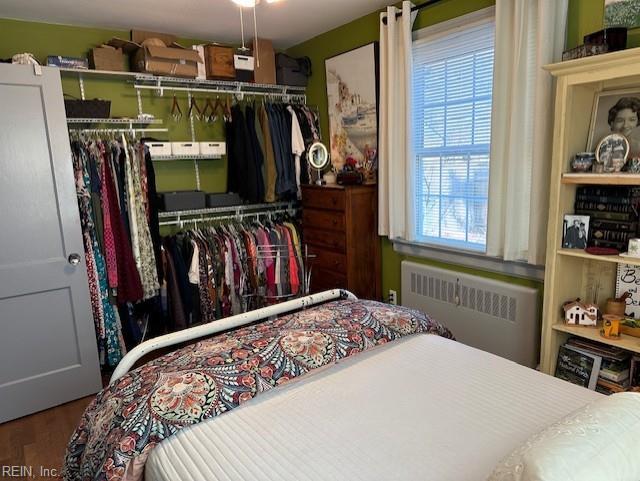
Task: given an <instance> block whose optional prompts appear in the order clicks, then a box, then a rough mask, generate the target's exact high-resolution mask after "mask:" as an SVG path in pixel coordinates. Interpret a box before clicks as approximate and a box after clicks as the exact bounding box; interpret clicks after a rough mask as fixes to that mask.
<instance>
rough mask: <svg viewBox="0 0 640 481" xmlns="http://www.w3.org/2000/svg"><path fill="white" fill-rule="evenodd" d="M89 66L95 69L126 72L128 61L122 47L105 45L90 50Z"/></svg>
mask: <svg viewBox="0 0 640 481" xmlns="http://www.w3.org/2000/svg"><path fill="white" fill-rule="evenodd" d="M89 66H90V67H91V68H92V69H93V70H108V71H110V72H126V71H128V70H129V65H128V62H126V61H125V55H124V52H123V51H122V49H121V48H115V47H111V46H109V45H104V46H101V47H96V48H93V49H91V51H90V52H89Z"/></svg>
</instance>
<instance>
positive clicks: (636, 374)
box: [629, 355, 640, 386]
mask: <svg viewBox="0 0 640 481" xmlns="http://www.w3.org/2000/svg"><path fill="white" fill-rule="evenodd" d="M629 384H630V385H631V386H640V356H637V355H634V356H633V357H632V358H631V369H630V370H629Z"/></svg>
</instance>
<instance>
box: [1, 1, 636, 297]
mask: <svg viewBox="0 0 640 481" xmlns="http://www.w3.org/2000/svg"><path fill="white" fill-rule="evenodd" d="M603 2H604V0H569V22H568V28H567V47H573V46H575V45H578V44H579V43H581V42H582V37H583V36H584V34H586V33H589V32H592V31H595V30H598V29H600V28H601V27H602V16H603V10H604V6H603ZM493 4H494V0H444V1H443V2H441V3H438V4H436V5H433V6H431V7H428V8H426V9H425V10H423V11H422V12H421V13H420V14H419V15H418V18H417V19H416V23H415V28H416V29H420V28H423V27H426V26H429V25H433V24H436V23H439V22H443V21H446V20H449V19H451V18H455V17H458V16H460V15H464V14H466V13H470V12H473V11H475V10H478V9H481V8H485V7H488V6H490V5H493ZM378 19H379V13H378V12H374V13H371V14H369V15H366V16H364V17H361V18H359V19H357V20H355V21H353V22H350V23H348V24H346V25H343V26H341V27H338V28H336V29H333V30H331V31H329V32H326V33H324V34H321V35H319V36H317V37H315V38H313V39H311V40H308V41H306V42H304V43H301V44H300V45H297V46H295V47H292V48H291V49H290V50H289V53H291V54H292V55H307V56H309V57H310V58H311V60H312V62H313V68H314V74H313V76H312V77H311V79H310V82H309V88H308V91H307V93H308V99H309V103H310V104H314V105H317V106H318V108H319V110H320V112H321V116H322V132H323V134H324V137H325V139H327V137H328V120H327V116H326V112H327V96H326V90H325V88H326V86H325V85H326V84H325V82H326V80H325V69H324V60H325V59H326V58H328V57H331V56H334V55H336V54H339V53H342V52H345V51H347V50H350V49H352V48H355V47H359V46H361V45H364V44H367V43H369V42H372V41H375V40H378V37H379V31H378ZM128 35H129V33H128V32H127V31H121V30H108V29H96V28H81V27H71V26H63V25H50V24H44V23H34V22H22V21H16V20H4V19H0V58H5V57H9V56H11V55H13V54H15V53H18V52H25V51H27V52H31V53H33V54H34V55H35V56H36V57H37V58H38V59H40V60H44V58H45V57H46V56H47V55H49V54H56V55H71V56H84V55H86V53H87V51H88V50H89V49H90V48H91V47H93V46H95V45H98V44H100V43H101V42H105V41H107V40H109V39H110V38H111V37H113V36H118V37H122V38H128ZM180 42H181V43H182V44H183V45H185V46H187V45H192V44H193V43H200V42H198V41H195V40H190V39H182V40H180ZM629 45H630V46H637V45H640V34H638V32H636V31H632V32H630V35H629ZM63 87H64V90H65V93H68V94H71V95H74V96H79V88H78V83H77V81H76V80H73V79H64V80H63ZM86 94H87V97H88V98H94V97H97V98H106V99H110V100H111V101H112V115H113V116H135V115H136V113H137V109H136V100H135V92H134V90H133V89H132V88H131V87H130V86H128V85H127V84H126V83H125V82H124V81H122V80H117V81H112V80H89V81H87V82H86ZM185 97H186V95H180V94H179V95H178V100H179V101H180V102H181V107H182V109H183V112H184V113H185V114H186V110H187V105H186V100H185ZM171 99H172V96H171V95H169V96H168V97H164V98H158V97H155V96H154V95H153V94H152V93H151V92H146V93H144V94H143V107H144V108H143V110H144V111H145V112H147V113H152V114H154V115H156V117H157V118H161V119H163V120H164V121H165V126H166V127H168V128H169V129H170V132H169V133H168V134H166V135H165V134H161V135H159V136H158V137H161V138H168V139H169V140H190V133H189V129H188V122H187V120H186V118H183V120H182V121H181V122H180V123H175V122H173V120H172V119H170V116H169V110H170V106H171ZM197 124H198V125H197V138H198V140H221V139H222V137H223V133H222V127H221V125H219V124H218V125H214V126H213V127H212V126H210V125H208V124H206V125H205V124H202V123H197ZM156 168H157V171H158V175H157V177H158V188H159V190H179V189H192V188H194V187H195V175H194V170H193V166H192V163H191V162H185V161H182V162H166V163H158V164H157V167H156ZM200 171H201V184H202V189H203V190H205V191H208V192H220V191H224V190H225V188H226V160H224V159H223V160H219V161H208V162H201V163H200ZM381 242H382V277H383V293H385V294H386V293H387V292H388V290H389V289H395V290H397V291H398V292H400V262H401V261H402V260H403V259H411V260H414V261H417V262H422V263H425V264H432V265H436V266H440V267H446V268H449V269H454V270H457V271H461V272H471V273H475V274H480V275H483V276H487V277H492V278H498V279H502V280H507V281H509V282H514V283H518V284H525V285H531V286H541V284H540V283H538V282H534V281H529V280H523V279H516V278H511V277H508V276H501V275H497V274H492V273H487V272H481V271H476V270H473V269H466V268H463V267H460V266H451V265H446V264H443V263H440V262H437V261H429V260H425V259H415V258H410V257H408V256H403V255H399V254H397V253H396V252H394V251H393V246H392V244H391V242H389V240H388V239H386V238H383V239H382V240H381Z"/></svg>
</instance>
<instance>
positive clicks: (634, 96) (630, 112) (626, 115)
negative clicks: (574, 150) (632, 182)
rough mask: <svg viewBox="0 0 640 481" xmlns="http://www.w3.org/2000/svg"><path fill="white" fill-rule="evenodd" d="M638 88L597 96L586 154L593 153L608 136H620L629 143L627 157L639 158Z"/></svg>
mask: <svg viewBox="0 0 640 481" xmlns="http://www.w3.org/2000/svg"><path fill="white" fill-rule="evenodd" d="M639 125H640V88H636V89H627V90H616V91H604V92H599V93H597V94H596V98H595V101H594V105H593V114H592V117H591V128H590V130H589V140H588V142H587V150H588V151H589V152H595V151H596V148H597V147H598V144H599V143H600V142H601V141H602V139H604V138H605V137H606V136H607V135H609V134H622V135H624V136H625V137H626V138H627V140H628V141H629V157H638V156H640V129H639V128H638V127H639Z"/></svg>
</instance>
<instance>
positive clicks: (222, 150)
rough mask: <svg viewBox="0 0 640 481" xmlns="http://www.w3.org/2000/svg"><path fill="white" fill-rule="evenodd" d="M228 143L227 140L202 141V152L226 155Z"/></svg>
mask: <svg viewBox="0 0 640 481" xmlns="http://www.w3.org/2000/svg"><path fill="white" fill-rule="evenodd" d="M226 153H227V143H226V142H200V154H201V155H212V156H217V155H220V156H222V155H226Z"/></svg>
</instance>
